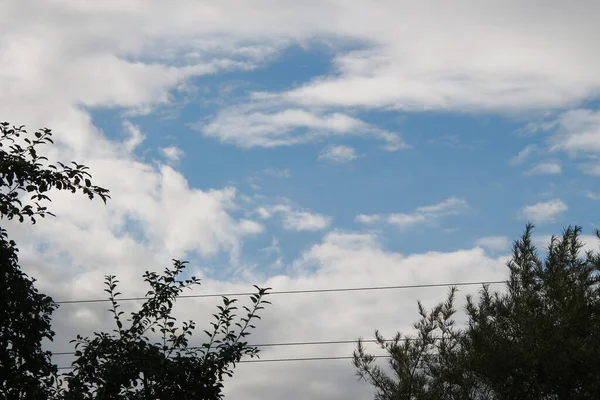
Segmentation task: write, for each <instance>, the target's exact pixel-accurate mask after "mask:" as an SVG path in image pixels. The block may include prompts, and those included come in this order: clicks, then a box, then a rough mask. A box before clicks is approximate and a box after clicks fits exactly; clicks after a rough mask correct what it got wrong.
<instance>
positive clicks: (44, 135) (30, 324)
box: [0, 122, 109, 399]
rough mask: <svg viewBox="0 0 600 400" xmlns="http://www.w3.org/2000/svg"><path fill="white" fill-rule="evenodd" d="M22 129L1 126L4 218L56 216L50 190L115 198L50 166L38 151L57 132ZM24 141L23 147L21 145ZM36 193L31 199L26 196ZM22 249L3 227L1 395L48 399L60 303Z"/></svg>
mask: <svg viewBox="0 0 600 400" xmlns="http://www.w3.org/2000/svg"><path fill="white" fill-rule="evenodd" d="M26 135H27V132H26V131H25V130H24V128H23V127H22V126H21V127H10V126H9V124H8V123H6V122H3V123H0V216H1V218H2V219H4V218H7V219H13V218H16V219H18V220H19V221H20V222H23V221H24V220H25V218H29V219H30V220H31V222H33V223H35V217H36V216H39V217H45V215H46V214H48V215H53V214H52V213H51V212H50V211H48V209H47V207H46V206H44V205H43V204H44V202H46V201H49V200H50V198H49V197H48V195H47V194H46V193H47V192H48V191H49V190H50V189H52V188H54V189H57V190H69V191H71V192H77V191H81V192H83V193H84V194H86V195H87V196H88V197H89V198H90V199H91V198H94V197H95V196H98V197H100V198H101V199H102V200H103V201H106V200H107V199H108V198H109V195H108V190H106V189H103V188H101V187H98V186H94V185H93V184H92V182H91V180H90V175H89V173H88V172H87V167H86V166H84V165H81V164H77V163H73V164H74V166H73V167H71V166H67V165H64V164H61V163H57V165H45V162H46V161H47V159H46V157H43V156H40V155H38V147H39V146H41V145H44V144H46V143H52V139H51V136H52V132H51V131H50V130H49V129H42V130H41V131H38V132H35V134H34V136H35V138H33V139H32V138H29V137H27V136H26ZM19 142H21V144H19ZM29 193H31V195H30V200H31V201H32V202H33V204H31V203H30V202H25V203H24V202H23V200H24V199H23V197H24V196H26V195H27V194H29ZM17 252H18V249H17V246H16V243H15V242H14V241H13V240H9V238H8V233H7V232H6V230H5V229H3V228H2V227H0V304H2V307H0V395H1V396H2V397H3V398H11V399H19V398H27V399H46V398H48V397H49V396H50V394H51V393H54V389H53V388H54V383H55V375H56V366H55V365H53V364H52V363H51V361H50V353H49V352H46V351H43V350H42V341H43V340H44V339H48V340H52V338H53V336H54V332H53V331H52V329H51V326H50V316H51V314H52V312H53V311H54V310H56V308H57V305H56V303H55V302H54V301H53V300H52V299H51V298H50V297H48V296H46V295H44V294H41V293H39V292H38V291H37V290H36V288H35V286H34V282H35V280H34V279H32V278H30V277H29V276H27V275H26V274H25V273H23V271H22V270H21V268H20V266H19V260H18V256H17Z"/></svg>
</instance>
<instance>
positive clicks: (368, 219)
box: [355, 214, 381, 224]
mask: <svg viewBox="0 0 600 400" xmlns="http://www.w3.org/2000/svg"><path fill="white" fill-rule="evenodd" d="M380 219H381V216H380V215H377V214H372V215H367V214H359V215H357V216H356V218H355V220H356V221H358V222H361V223H363V224H372V223H374V222H378V221H379V220H380Z"/></svg>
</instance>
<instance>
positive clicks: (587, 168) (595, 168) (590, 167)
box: [579, 162, 600, 176]
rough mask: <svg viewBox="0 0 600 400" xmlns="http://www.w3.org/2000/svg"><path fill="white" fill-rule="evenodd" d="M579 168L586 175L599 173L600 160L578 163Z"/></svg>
mask: <svg viewBox="0 0 600 400" xmlns="http://www.w3.org/2000/svg"><path fill="white" fill-rule="evenodd" d="M579 167H580V168H581V170H582V171H583V172H584V173H586V174H588V175H597V176H598V175H600V162H595V163H593V162H592V163H583V164H579Z"/></svg>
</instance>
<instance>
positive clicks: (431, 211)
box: [355, 197, 469, 229]
mask: <svg viewBox="0 0 600 400" xmlns="http://www.w3.org/2000/svg"><path fill="white" fill-rule="evenodd" d="M468 207H469V205H468V203H467V202H466V201H465V200H464V199H461V198H458V197H449V198H447V199H446V200H444V201H442V202H440V203H437V204H434V205H430V206H423V207H418V208H416V209H415V210H414V212H412V213H408V214H406V213H393V214H387V215H379V214H371V215H368V214H360V215H358V216H356V218H355V219H356V221H358V222H361V223H364V224H372V223H374V222H377V221H380V220H383V221H385V222H386V223H388V224H391V225H395V226H396V227H398V228H399V229H409V228H413V227H415V226H417V225H420V224H431V223H433V222H435V221H436V220H438V219H439V218H441V217H444V216H447V215H457V214H459V213H461V212H462V211H464V210H465V209H466V208H468Z"/></svg>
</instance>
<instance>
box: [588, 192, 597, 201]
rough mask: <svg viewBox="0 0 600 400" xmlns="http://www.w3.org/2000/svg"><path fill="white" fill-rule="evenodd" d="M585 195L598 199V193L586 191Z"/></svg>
mask: <svg viewBox="0 0 600 400" xmlns="http://www.w3.org/2000/svg"><path fill="white" fill-rule="evenodd" d="M585 195H586V196H587V197H588V198H590V199H592V200H600V193H596V192H587V193H586V194H585Z"/></svg>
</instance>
